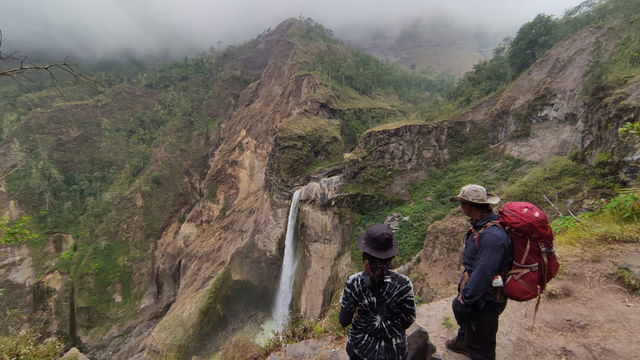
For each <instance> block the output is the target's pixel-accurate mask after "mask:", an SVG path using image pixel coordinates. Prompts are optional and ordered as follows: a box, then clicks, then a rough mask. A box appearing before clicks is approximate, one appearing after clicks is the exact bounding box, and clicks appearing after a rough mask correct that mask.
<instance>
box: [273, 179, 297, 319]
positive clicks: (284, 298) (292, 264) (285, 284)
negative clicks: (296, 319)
mask: <svg viewBox="0 0 640 360" xmlns="http://www.w3.org/2000/svg"><path fill="white" fill-rule="evenodd" d="M301 191H302V189H299V190H297V191H296V192H295V193H294V194H293V199H291V207H290V208H289V220H288V223H287V235H286V237H285V241H284V257H283V259H282V273H281V274H280V283H279V284H278V291H277V293H276V302H275V305H274V307H273V319H274V320H275V323H276V330H277V331H281V330H282V328H283V325H284V324H285V322H286V320H287V316H288V315H289V305H290V304H291V297H292V296H293V278H294V276H295V274H296V265H298V262H297V261H296V259H295V254H296V249H295V245H296V244H295V238H294V233H295V229H296V216H297V214H298V201H299V200H300V193H301Z"/></svg>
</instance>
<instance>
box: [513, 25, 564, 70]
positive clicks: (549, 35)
mask: <svg viewBox="0 0 640 360" xmlns="http://www.w3.org/2000/svg"><path fill="white" fill-rule="evenodd" d="M557 26H558V24H557V23H556V21H555V19H554V18H553V16H550V15H546V14H538V16H536V17H535V19H533V20H532V21H530V22H528V23H526V24H524V25H522V26H521V27H520V29H519V30H518V34H517V35H516V37H515V38H514V39H513V42H512V43H511V48H510V49H509V54H508V59H509V65H510V66H511V69H512V70H513V71H514V72H515V73H516V74H521V73H522V72H524V71H525V70H526V69H528V68H529V67H530V66H531V65H533V63H535V62H536V61H538V59H540V58H541V57H542V55H544V53H545V52H546V51H547V50H549V49H550V48H551V47H552V46H553V45H554V44H555V42H556V41H557V39H556V37H555V33H556V27H557Z"/></svg>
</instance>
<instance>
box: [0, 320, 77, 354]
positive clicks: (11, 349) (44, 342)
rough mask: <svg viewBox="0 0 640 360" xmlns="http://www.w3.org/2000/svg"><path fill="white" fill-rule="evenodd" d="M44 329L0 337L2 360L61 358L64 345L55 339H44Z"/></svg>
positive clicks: (32, 328) (31, 328) (34, 328)
mask: <svg viewBox="0 0 640 360" xmlns="http://www.w3.org/2000/svg"><path fill="white" fill-rule="evenodd" d="M43 333H44V329H42V328H38V327H30V328H25V329H23V330H20V332H18V333H17V334H12V335H9V336H3V337H0V357H1V358H2V359H25V360H31V359H33V360H36V359H37V360H55V359H59V358H60V357H61V356H62V353H63V350H64V349H65V344H64V343H63V342H62V341H60V340H59V339H58V338H57V337H52V338H48V339H45V338H44V335H43Z"/></svg>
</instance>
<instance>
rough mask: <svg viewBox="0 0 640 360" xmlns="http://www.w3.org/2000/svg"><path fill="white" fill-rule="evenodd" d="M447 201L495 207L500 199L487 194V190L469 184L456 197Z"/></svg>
mask: <svg viewBox="0 0 640 360" xmlns="http://www.w3.org/2000/svg"><path fill="white" fill-rule="evenodd" d="M449 201H451V202H462V201H466V202H470V203H474V204H492V205H495V204H497V203H499V202H500V197H498V196H497V195H493V194H487V189H485V188H484V187H483V186H480V185H474V184H469V185H465V186H463V187H462V189H460V194H459V195H458V196H452V197H451V198H450V199H449Z"/></svg>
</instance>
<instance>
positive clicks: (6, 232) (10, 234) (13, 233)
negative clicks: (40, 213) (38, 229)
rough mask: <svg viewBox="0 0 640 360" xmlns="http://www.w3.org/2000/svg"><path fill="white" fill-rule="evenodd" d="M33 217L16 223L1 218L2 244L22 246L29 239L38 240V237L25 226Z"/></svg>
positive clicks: (21, 219)
mask: <svg viewBox="0 0 640 360" xmlns="http://www.w3.org/2000/svg"><path fill="white" fill-rule="evenodd" d="M30 219H31V217H29V216H23V217H22V218H20V219H18V220H16V221H9V219H7V218H4V217H3V218H0V243H1V244H16V243H17V244H21V243H23V242H25V241H27V240H29V239H36V238H37V237H38V236H37V235H36V234H32V233H31V232H30V231H29V230H27V229H25V228H24V227H25V225H27V223H28V222H29V220H30Z"/></svg>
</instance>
